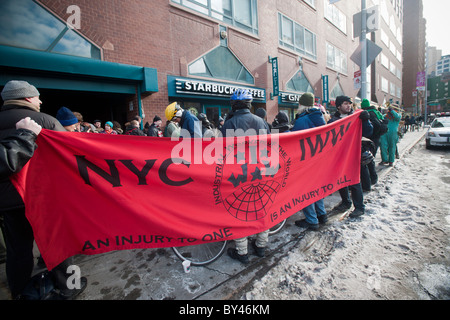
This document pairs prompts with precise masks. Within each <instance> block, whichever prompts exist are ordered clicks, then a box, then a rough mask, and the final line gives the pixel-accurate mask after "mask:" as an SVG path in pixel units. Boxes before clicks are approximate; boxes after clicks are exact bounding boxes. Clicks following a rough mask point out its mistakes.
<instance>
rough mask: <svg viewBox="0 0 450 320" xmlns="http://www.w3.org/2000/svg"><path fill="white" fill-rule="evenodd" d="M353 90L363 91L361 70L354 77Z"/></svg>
mask: <svg viewBox="0 0 450 320" xmlns="http://www.w3.org/2000/svg"><path fill="white" fill-rule="evenodd" d="M353 88H354V89H355V90H359V89H361V70H359V71H356V72H355V74H354V76H353Z"/></svg>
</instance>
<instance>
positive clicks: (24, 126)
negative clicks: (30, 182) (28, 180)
mask: <svg viewBox="0 0 450 320" xmlns="http://www.w3.org/2000/svg"><path fill="white" fill-rule="evenodd" d="M16 129H17V130H16V132H14V133H13V134H11V135H10V136H8V137H6V138H4V139H2V140H1V143H0V146H1V149H0V179H2V180H3V179H7V178H8V177H9V176H10V175H12V174H14V173H16V172H19V171H20V170H21V169H22V168H23V166H24V165H25V164H26V163H27V162H28V160H30V159H31V157H32V156H33V153H34V150H36V148H37V145H36V142H35V141H36V138H37V136H38V135H39V133H40V132H41V129H42V127H41V126H40V125H38V124H37V123H36V122H35V121H34V120H31V119H30V117H26V118H24V119H22V120H20V121H19V122H17V123H16Z"/></svg>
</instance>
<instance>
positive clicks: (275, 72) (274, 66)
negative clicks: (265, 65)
mask: <svg viewBox="0 0 450 320" xmlns="http://www.w3.org/2000/svg"><path fill="white" fill-rule="evenodd" d="M269 62H270V63H271V64H272V81H273V93H272V94H271V95H270V96H271V97H276V96H278V95H279V94H280V85H279V80H278V58H277V57H275V58H271V57H269Z"/></svg>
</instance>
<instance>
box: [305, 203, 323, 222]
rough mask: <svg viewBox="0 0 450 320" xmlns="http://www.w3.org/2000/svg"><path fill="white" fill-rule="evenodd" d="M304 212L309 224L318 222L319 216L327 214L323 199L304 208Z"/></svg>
mask: <svg viewBox="0 0 450 320" xmlns="http://www.w3.org/2000/svg"><path fill="white" fill-rule="evenodd" d="M303 213H304V215H305V217H306V222H308V223H309V224H318V223H319V220H318V219H317V217H320V216H323V215H326V214H327V212H326V211H325V205H324V203H323V199H320V200H318V201H316V202H314V203H313V204H310V205H309V206H307V207H305V208H303Z"/></svg>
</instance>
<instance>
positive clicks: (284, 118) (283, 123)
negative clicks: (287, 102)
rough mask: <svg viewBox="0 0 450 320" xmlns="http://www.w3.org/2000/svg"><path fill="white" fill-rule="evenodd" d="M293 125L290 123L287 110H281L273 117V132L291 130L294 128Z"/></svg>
mask: <svg viewBox="0 0 450 320" xmlns="http://www.w3.org/2000/svg"><path fill="white" fill-rule="evenodd" d="M292 126H293V125H292V124H290V123H289V118H288V115H287V114H286V113H285V112H283V111H280V112H278V114H277V115H276V116H275V119H273V122H272V130H271V132H272V133H274V132H277V131H278V132H279V133H283V132H289V131H290V130H291V129H292Z"/></svg>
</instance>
